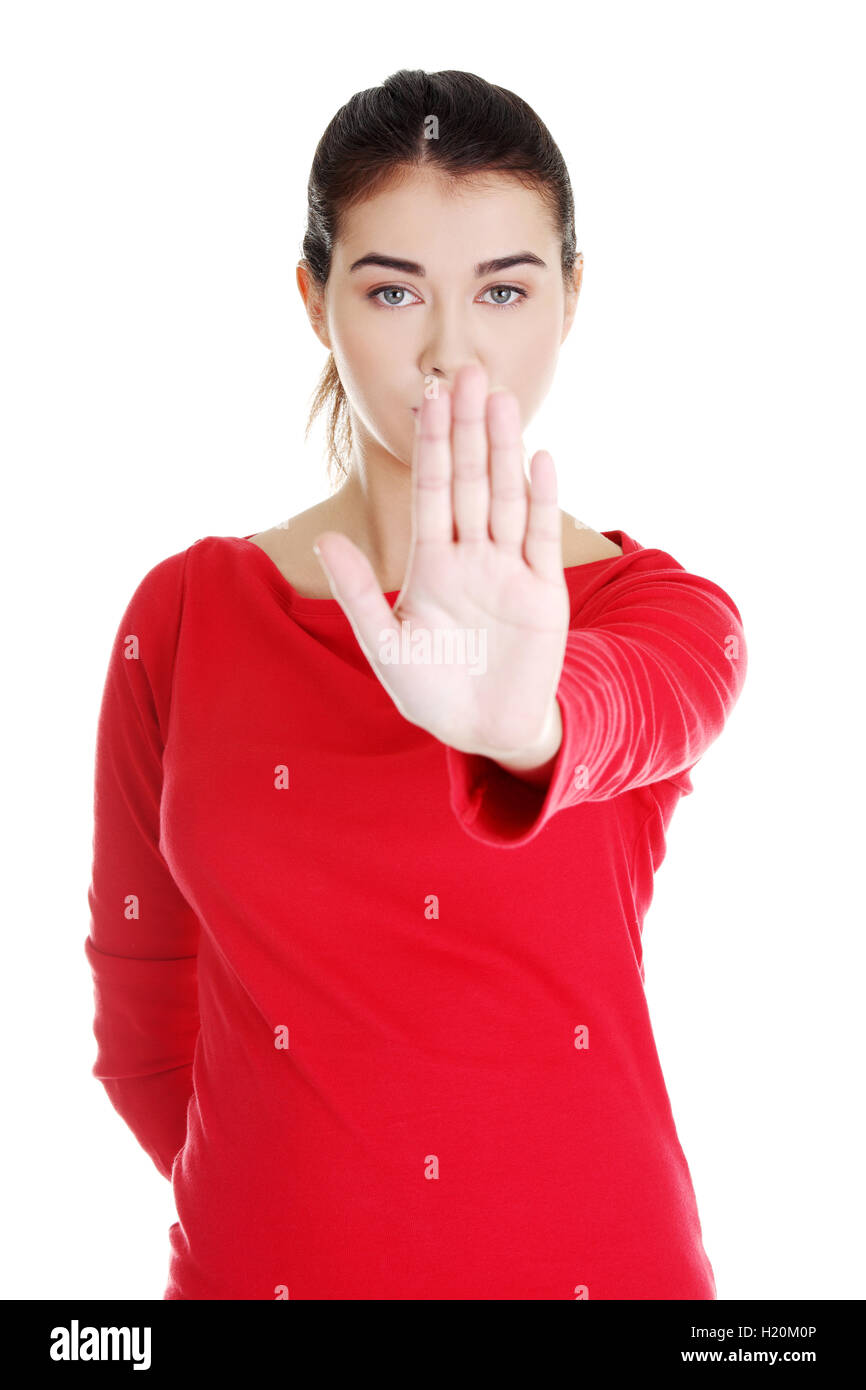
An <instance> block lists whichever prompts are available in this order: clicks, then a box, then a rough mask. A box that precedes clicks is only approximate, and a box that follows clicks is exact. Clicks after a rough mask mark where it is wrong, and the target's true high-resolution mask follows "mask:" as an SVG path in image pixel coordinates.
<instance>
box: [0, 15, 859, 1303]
mask: <svg viewBox="0 0 866 1390" xmlns="http://www.w3.org/2000/svg"><path fill="white" fill-rule="evenodd" d="M860 20H862V9H861V8H860V7H858V6H855V5H846V4H838V3H836V4H833V3H826V2H825V3H821V4H796V3H787V4H782V3H767V0H763V3H762V0H749V3H730V0H728V2H726V3H724V4H721V3H720V4H695V3H681V4H672V3H656V4H653V5H646V4H637V3H635V4H616V3H609V2H608V0H605V3H593V4H580V3H570V4H569V5H567V6H561V5H559V4H556V5H547V4H543V3H539V4H535V5H533V6H531V7H530V8H529V9H527V8H526V7H525V6H523V5H520V6H514V7H513V9H512V7H509V6H508V5H500V6H496V7H493V8H491V7H489V6H480V7H477V8H470V7H468V6H466V5H465V4H457V5H453V4H448V3H439V4H437V5H436V6H435V7H434V8H433V9H432V11H431V9H430V8H429V7H423V6H419V7H412V6H407V5H405V4H400V5H382V6H380V7H379V8H378V9H375V10H374V11H373V12H372V14H371V13H370V12H369V10H368V9H367V8H366V7H363V6H361V7H352V8H351V9H347V10H345V11H342V10H340V9H339V8H338V9H336V10H335V9H334V8H333V6H325V7H324V8H316V7H314V8H313V9H310V8H309V7H300V8H299V9H296V8H294V7H292V6H290V5H288V4H263V3H258V4H256V3H250V0H244V3H233V4H216V3H209V4H207V5H205V4H193V3H183V0H172V3H170V4H166V3H157V2H156V0H149V2H148V3H146V4H144V3H141V4H139V3H135V4H133V3H122V2H121V0H113V2H112V3H101V4H96V3H76V4H72V5H70V4H46V3H37V2H36V0H28V3H26V4H23V3H18V4H15V3H6V4H5V5H4V7H3V10H2V21H0V130H2V171H0V172H2V193H3V203H4V209H5V210H4V213H3V216H2V231H0V236H2V257H0V276H2V307H0V334H2V339H0V348H2V364H0V365H2V387H3V392H2V394H3V412H2V451H3V455H4V460H5V465H6V466H5V470H4V471H5V497H4V501H5V503H6V506H5V508H4V513H5V523H4V526H3V532H4V536H5V540H4V544H3V562H4V569H5V576H4V584H3V594H4V598H5V607H6V612H5V619H4V630H5V644H4V645H5V655H6V658H7V674H6V680H5V682H4V686H5V694H6V697H7V701H8V705H7V717H6V721H5V730H6V741H5V757H4V768H5V772H6V777H5V796H4V797H3V803H4V807H5V810H6V814H7V817H8V819H7V822H6V828H5V831H4V836H3V839H4V847H5V850H6V856H7V859H6V868H5V871H4V893H5V900H6V904H7V906H6V913H5V951H4V963H5V967H6V968H5V970H4V971H3V1009H2V1017H3V1024H4V1029H5V1037H4V1039H3V1049H4V1050H3V1055H4V1061H5V1076H4V1093H5V1099H4V1119H5V1120H6V1138H5V1143H4V1145H3V1158H2V1164H3V1189H4V1195H5V1198H6V1208H7V1209H6V1212H5V1214H4V1226H5V1239H4V1259H3V1261H2V1266H3V1285H2V1289H0V1292H2V1296H4V1297H5V1298H12V1299H18V1298H33V1299H50V1298H66V1297H81V1298H86V1297H94V1298H103V1297H104V1298H108V1297H112V1298H139V1297H141V1298H147V1299H160V1298H161V1297H162V1293H163V1289H164V1285H165V1280H166V1277H167V1269H168V1253H169V1251H168V1234H167V1233H168V1226H169V1224H170V1222H171V1221H173V1220H174V1219H175V1214H174V1207H173V1204H172V1200H171V1189H170V1187H169V1185H168V1183H167V1182H166V1181H165V1179H164V1178H162V1177H161V1176H160V1175H159V1174H158V1173H157V1171H156V1169H155V1168H154V1167H153V1165H152V1164H151V1161H150V1159H149V1158H148V1157H147V1156H146V1154H145V1153H144V1152H143V1151H142V1150H140V1149H139V1148H138V1145H137V1144H136V1141H135V1139H134V1138H133V1136H132V1134H131V1133H130V1132H129V1131H128V1130H127V1129H126V1127H125V1125H124V1124H123V1122H122V1120H121V1119H120V1117H119V1116H118V1115H116V1114H115V1112H114V1111H113V1110H112V1108H111V1105H110V1103H109V1101H108V1099H107V1097H106V1095H105V1094H104V1092H103V1089H102V1087H101V1085H100V1083H99V1082H98V1081H97V1080H95V1078H93V1077H92V1076H91V1074H90V1068H91V1066H92V1065H93V1062H94V1059H95V1055H96V1049H95V1042H94V1040H93V1036H92V1033H91V1031H90V1019H91V1010H92V995H91V983H90V975H89V968H88V966H87V963H86V960H85V957H84V951H83V946H84V939H85V936H86V934H87V931H88V926H89V919H88V906H87V901H86V894H87V888H88V883H89V875H90V854H91V833H92V822H91V815H92V779H93V756H94V745H95V733H96V716H97V712H98V706H99V700H100V696H101V692H102V685H103V681H104V679H105V674H106V670H107V665H108V659H109V655H110V649H111V644H112V642H113V639H114V635H115V632H116V628H117V624H118V622H119V620H120V617H121V614H122V613H123V611H124V608H125V606H126V604H127V602H128V600H129V598H130V596H131V595H132V592H133V590H134V589H135V587H136V585H137V584H138V583H139V581H140V580H141V578H142V577H143V576H144V574H145V573H146V572H147V571H148V570H149V569H150V568H152V566H153V565H155V564H156V563H157V562H158V561H159V560H161V559H163V558H165V557H166V556H168V555H171V554H174V553H176V552H177V551H179V550H183V549H185V548H186V547H187V546H189V545H190V544H192V542H193V541H195V540H196V539H198V538H199V537H201V536H205V535H210V534H217V535H223V534H229V535H246V534H249V533H253V532H257V531H260V530H264V529H266V528H267V527H269V526H272V525H274V524H275V523H276V522H278V521H280V520H283V519H285V518H286V517H288V516H290V515H292V514H294V513H295V512H298V511H300V510H303V509H304V508H305V507H307V506H310V505H311V504H312V503H313V502H315V501H317V500H319V499H321V498H323V497H325V496H326V495H327V492H328V484H327V478H326V473H325V465H324V451H323V447H322V443H323V433H322V429H321V423H320V426H319V428H318V431H317V432H316V434H315V437H314V436H312V435H311V438H310V441H309V444H308V445H307V446H306V447H305V445H304V441H303V431H304V424H305V421H306V415H307V409H308V404H309V397H310V393H311V392H312V390H313V388H314V386H315V383H316V380H317V378H318V374H319V371H320V369H321V367H322V365H323V364H324V361H325V357H326V352H325V349H324V348H323V347H322V346H321V344H320V343H319V342H318V340H317V339H316V338H315V336H314V334H313V332H312V330H311V328H310V326H309V324H308V321H307V318H306V315H305V312H304V309H303V305H302V302H301V299H300V296H299V294H298V291H297V288H296V284H295V275H294V268H295V264H296V262H297V259H298V256H299V254H300V241H301V238H302V236H303V232H304V215H305V205H306V200H305V195H306V180H307V176H308V173H309V167H310V162H311V160H312V155H313V151H314V148H315V145H316V142H317V140H318V139H319V136H320V135H321V133H322V131H323V130H324V128H325V126H326V124H327V122H328V121H329V120H330V118H331V116H332V115H333V114H334V112H335V111H336V110H337V108H338V107H339V106H340V105H342V104H343V102H345V101H346V100H347V99H348V97H349V96H351V94H352V93H353V92H355V91H357V90H359V89H361V88H364V87H370V86H374V85H376V84H378V83H379V82H381V81H382V80H383V79H384V78H385V77H386V76H387V75H388V74H389V73H391V72H393V71H395V70H396V69H398V68H400V67H423V68H426V69H427V70H428V71H435V70H437V69H442V68H464V69H468V70H471V71H474V72H477V73H478V74H480V75H481V76H483V77H485V78H487V79H488V80H489V81H492V82H496V83H498V84H500V85H502V86H505V87H508V88H511V89H512V90H514V91H516V92H518V93H519V94H520V95H521V96H522V97H524V98H525V99H526V100H527V101H528V102H529V103H530V105H532V106H533V107H534V108H535V110H536V111H537V112H538V114H539V115H540V116H541V118H542V119H543V120H544V121H545V123H546V124H547V125H548V127H549V128H550V130H551V132H552V134H553V136H554V139H556V141H557V143H558V144H559V146H560V148H561V150H562V152H563V155H564V157H565V159H566V162H567V164H568V167H569V171H570V174H571V179H572V184H573V188H574V194H575V200H576V225H577V240H578V246H579V248H580V249H581V250H582V251H583V253H584V261H585V265H584V280H583V288H582V292H581V296H580V303H579V307H578V313H577V319H576V322H575V326H574V328H573V330H572V333H571V335H570V337H569V338H568V340H567V342H566V344H565V346H564V348H563V350H562V354H561V357H560V363H559V368H558V373H557V377H556V380H555V382H554V386H553V389H552V391H551V393H550V395H549V397H548V399H547V401H546V403H545V405H544V407H543V410H542V411H541V412H540V413H539V414H538V415H537V416H536V417H535V419H534V420H533V421H532V422H531V424H530V426H529V427H528V429H527V431H526V434H525V441H526V445H527V448H528V450H529V453H530V454H531V453H532V452H534V450H536V449H538V448H541V447H544V448H546V449H549V450H550V452H551V453H552V454H553V457H554V459H555V461H556V464H557V472H558V477H559V482H560V501H561V505H562V506H563V507H564V508H565V509H566V510H567V511H570V512H573V513H574V514H575V515H577V516H578V517H580V518H581V519H582V520H583V521H585V522H586V523H587V524H588V525H590V526H592V527H594V528H595V529H597V530H615V529H619V528H622V529H623V530H625V531H626V532H627V533H628V534H630V535H631V536H634V537H635V538H636V539H637V540H638V541H639V542H640V543H641V544H642V545H646V546H657V547H660V548H662V549H666V550H668V551H669V552H670V553H671V554H672V555H674V556H675V557H676V559H677V560H679V562H680V563H681V564H682V565H684V566H685V568H686V569H688V570H691V571H692V572H694V573H698V574H701V575H704V576H707V577H709V578H711V579H713V580H715V581H716V582H717V583H719V584H720V585H721V586H722V588H724V589H725V590H726V591H727V592H728V593H729V594H730V595H731V596H732V597H733V598H734V600H735V602H736V603H737V604H738V606H739V608H740V611H741V613H742V616H743V620H744V624H745V631H746V638H747V642H748V647H749V674H748V678H747V683H746V688H745V691H744V693H743V695H742V697H741V700H740V702H739V704H738V705H737V707H736V708H735V710H734V712H733V715H732V716H731V719H730V721H729V724H728V726H727V728H726V729H725V731H724V733H723V734H722V736H721V738H720V739H719V740H718V741H717V743H716V744H715V745H714V746H713V747H712V748H711V749H710V750H709V751H708V752H707V753H706V754H705V756H704V757H703V759H702V760H701V762H700V764H699V766H698V768H697V769H696V771H695V772H694V773H693V782H694V786H695V792H694V794H693V795H692V796H691V797H688V798H685V799H684V800H682V801H681V802H680V805H679V808H678V810H677V812H676V814H675V816H674V820H673V823H672V825H671V829H670V834H669V839H668V855H667V859H666V861H665V863H664V864H663V866H662V867H661V869H660V871H659V873H658V876H657V879H656V893H655V901H654V903H653V905H652V907H651V908H650V911H649V914H648V916H647V919H646V924H645V933H644V935H645V943H646V971H647V991H648V995H649V999H650V1007H651V1011H652V1017H653V1021H654V1026H655V1030H656V1039H657V1043H658V1048H659V1052H660V1055H661V1059H662V1064H663V1068H664V1072H665V1076H666V1080H667V1084H668V1089H669V1093H670V1096H671V1103H672V1106H673V1110H674V1115H675V1118H676V1122H677V1128H678V1133H679V1136H680V1140H681V1142H682V1145H683V1148H684V1151H685V1153H686V1156H687V1159H688V1162H689V1166H690V1169H691V1173H692V1177H693V1181H694V1185H695V1190H696V1194H697V1199H698V1207H699V1211H700V1215H701V1221H702V1226H703V1235H704V1244H705V1248H706V1250H707V1253H708V1254H709V1257H710V1260H711V1263H712V1265H713V1268H714V1271H715V1275H716V1280H717V1285H718V1293H719V1298H720V1299H736V1298H755V1299H766V1298H782V1299H794V1298H803V1297H805V1298H816V1299H830V1298H842V1299H854V1298H863V1297H864V1295H866V1286H864V1274H863V1262H862V1258H861V1248H862V1243H863V1236H864V1229H863V1204H862V1191H863V1186H864V1184H863V1170H862V1164H863V1110H862V1098H863V1080H862V1076H863V1061H864V1058H863V1049H862V1042H861V1035H862V1024H861V1016H862V994H863V978H864V973H863V965H864V960H863V946H862V942H863V927H864V922H863V910H862V900H863V887H862V868H863V849H862V843H863V821H862V816H861V806H862V791H861V788H862V778H863V763H862V736H861V727H862V682H861V680H860V671H861V662H860V651H861V642H862V635H863V616H862V614H863V587H862V573H863V566H862V560H861V536H860V525H861V516H860V509H859V505H858V504H859V501H860V495H861V488H860V484H859V482H858V479H859V478H860V477H861V472H862V468H863V463H864V447H863V446H864V430H863V382H864V352H863V342H864V310H866V296H864V263H866V262H864V252H866V226H864V216H863V174H862V168H863V163H862V161H863V130H864V109H863V99H862V95H858V93H862V90H863V81H862V69H863V46H862V43H860V42H859V37H860V36H859V34H858V32H857V29H858V21H860Z"/></svg>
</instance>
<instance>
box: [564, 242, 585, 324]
mask: <svg viewBox="0 0 866 1390" xmlns="http://www.w3.org/2000/svg"><path fill="white" fill-rule="evenodd" d="M582 283H583V252H582V251H578V253H577V256H576V258H575V262H574V270H573V271H572V273H571V281H570V283H569V284H568V286H567V288H566V295H565V313H564V315H563V319H562V337H561V338H560V340H559V341H560V343H564V342H565V340H566V338H567V337H568V335H569V333H570V332H571V325H572V324H573V323H574V316H575V314H576V313H577V301H578V298H579V296H580V287H581V285H582Z"/></svg>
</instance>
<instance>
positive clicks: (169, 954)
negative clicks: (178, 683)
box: [85, 551, 200, 1178]
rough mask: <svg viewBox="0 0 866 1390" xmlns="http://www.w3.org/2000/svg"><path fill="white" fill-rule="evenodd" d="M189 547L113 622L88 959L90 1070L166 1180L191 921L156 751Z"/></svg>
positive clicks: (172, 1151) (187, 1031)
mask: <svg viewBox="0 0 866 1390" xmlns="http://www.w3.org/2000/svg"><path fill="white" fill-rule="evenodd" d="M188 553H189V552H188V551H187V552H181V553H180V554H179V555H175V556H171V557H169V559H167V560H163V561H162V562H161V563H160V564H158V565H156V566H155V567H154V568H153V569H152V570H151V571H150V572H149V573H148V574H147V575H145V577H144V579H143V580H142V581H141V583H140V584H139V586H138V588H137V589H136V591H135V593H134V594H133V596H132V599H131V600H130V602H129V604H128V606H127V609H126V612H125V613H124V615H123V618H122V619H121V623H120V627H119V629H118V631H117V635H116V638H115V642H114V648H113V650H112V653H111V658H110V662H109V667H108V674H107V677H106V681H105V686H104V690H103V696H102V704H101V707H100V712H99V719H98V725H97V737H96V766H95V778H94V802H93V863H92V874H91V882H90V887H89V890H88V902H89V906H90V932H89V935H88V936H87V938H86V940H85V955H86V957H87V961H88V963H89V965H90V970H91V974H92V978H93V991H94V1004H95V1013H94V1019H93V1033H94V1036H95V1038H96V1042H97V1058H96V1062H95V1063H94V1066H93V1069H92V1070H93V1075H94V1076H95V1077H96V1078H97V1079H98V1080H99V1081H101V1082H102V1084H103V1086H104V1088H105V1090H106V1092H107V1094H108V1097H109V1099H110V1101H111V1103H112V1105H113V1106H114V1108H115V1110H117V1111H118V1113H119V1114H120V1115H121V1116H122V1117H123V1119H124V1120H125V1121H126V1123H127V1125H128V1126H129V1128H130V1129H131V1130H132V1132H133V1134H134V1135H135V1136H136V1138H137V1139H138V1141H139V1143H140V1144H141V1145H142V1147H143V1148H144V1149H145V1150H146V1152H147V1153H148V1154H149V1155H150V1157H151V1158H152V1159H153V1162H154V1163H155V1164H156V1167H157V1168H158V1169H159V1171H160V1173H162V1174H163V1176H165V1177H167V1178H170V1177H171V1168H172V1162H173V1160H174V1158H175V1157H176V1155H177V1154H178V1153H179V1151H180V1149H181V1148H182V1147H183V1144H184V1142H185V1139H186V1114H187V1106H188V1104H189V1100H190V1098H191V1096H192V1093H193V1085H192V1062H193V1056H194V1052H195V1045H196V1039H197V1036H198V1031H199V1018H198V991H197V974H196V957H197V951H198V941H199V930H200V929H199V923H198V919H197V917H196V916H195V914H194V913H193V911H192V909H191V908H190V906H189V904H188V903H187V901H186V900H185V899H184V897H183V896H182V894H181V893H180V891H179V889H178V888H177V886H176V884H175V882H174V880H173V879H172V876H171V873H170V872H169V869H168V866H167V864H166V862H165V860H164V859H163V857H162V854H161V852H160V848H159V842H160V799H161V791H162V753H163V748H164V746H165V736H166V732H167V722H168V712H169V703H170V690H171V682H172V672H173V668H174V653H175V650H176V644H177V636H178V631H179V624H180V616H181V611H182V596H183V584H184V575H185V569H186V556H187V555H188Z"/></svg>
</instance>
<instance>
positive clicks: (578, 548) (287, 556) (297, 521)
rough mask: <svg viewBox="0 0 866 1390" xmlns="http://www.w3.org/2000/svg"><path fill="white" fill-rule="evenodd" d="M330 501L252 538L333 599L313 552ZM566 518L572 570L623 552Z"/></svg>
mask: <svg viewBox="0 0 866 1390" xmlns="http://www.w3.org/2000/svg"><path fill="white" fill-rule="evenodd" d="M327 508H328V503H327V502H319V503H317V504H316V505H315V506H313V507H309V508H307V510H306V511H304V512H299V513H298V515H297V516H293V517H290V519H289V521H288V522H287V523H286V524H285V525H283V526H271V527H270V528H269V529H268V530H267V531H259V533H258V534H257V535H255V536H251V537H250V541H251V542H252V543H253V544H254V545H257V546H259V547H260V549H262V550H263V551H264V552H265V554H266V555H269V556H270V558H271V559H272V560H273V562H274V564H275V565H276V566H277V569H278V570H280V572H281V573H282V574H283V576H284V577H285V578H286V579H287V580H288V581H289V583H290V584H291V586H292V588H293V589H294V590H295V591H296V592H297V593H298V594H299V595H301V597H303V598H311V599H317V598H333V594H332V593H331V589H330V586H329V584H328V581H327V579H326V578H325V574H324V571H323V569H322V567H321V565H320V564H319V562H318V560H317V559H316V557H315V555H314V554H313V541H314V540H315V538H316V536H318V535H320V534H321V532H322V531H327V530H331V529H336V530H339V527H334V528H332V526H331V524H330V522H329V520H328V515H329V513H328V510H327ZM560 515H561V518H562V565H563V568H564V569H569V568H570V567H571V566H572V565H586V564H590V563H591V562H592V561H593V560H607V559H611V558H613V557H614V556H616V555H621V554H622V547H621V546H619V545H616V544H614V542H613V541H609V540H608V539H607V537H606V536H602V535H601V534H600V532H598V531H593V530H592V528H591V527H589V526H583V525H582V524H581V523H580V522H578V521H577V518H576V517H573V516H571V515H570V514H569V513H568V512H561V513H560ZM402 582H403V581H402V578H401V579H400V581H399V582H398V583H396V584H389V585H387V587H386V586H385V585H384V584H383V586H382V589H383V592H385V593H388V592H392V591H393V590H396V589H399V588H400V587H401V584H402Z"/></svg>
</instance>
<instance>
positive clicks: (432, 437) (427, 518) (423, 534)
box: [412, 388, 454, 544]
mask: <svg viewBox="0 0 866 1390" xmlns="http://www.w3.org/2000/svg"><path fill="white" fill-rule="evenodd" d="M453 539H454V514H453V511H452V508H451V398H450V393H449V392H448V390H447V389H442V388H440V390H439V394H438V396H430V397H425V399H424V401H423V403H422V405H421V409H420V410H419V412H418V414H417V416H416V420H415V444H414V448H413V450H412V541H413V544H423V543H424V542H428V543H429V542H434V543H440V542H443V541H446V542H448V543H449V544H450V542H451V541H452V540H453Z"/></svg>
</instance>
